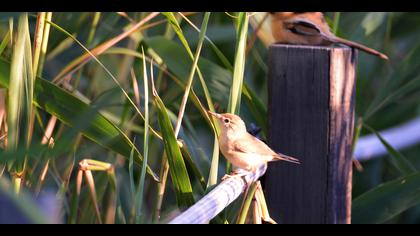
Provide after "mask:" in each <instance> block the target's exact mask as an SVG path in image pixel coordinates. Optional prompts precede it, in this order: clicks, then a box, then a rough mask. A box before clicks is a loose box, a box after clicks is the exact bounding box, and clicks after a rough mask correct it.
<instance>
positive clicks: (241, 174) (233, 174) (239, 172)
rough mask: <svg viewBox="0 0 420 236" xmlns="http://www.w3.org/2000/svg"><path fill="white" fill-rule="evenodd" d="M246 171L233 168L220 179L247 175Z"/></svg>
mask: <svg viewBox="0 0 420 236" xmlns="http://www.w3.org/2000/svg"><path fill="white" fill-rule="evenodd" d="M247 174H248V173H246V172H243V171H241V170H239V169H236V170H233V171H232V172H231V173H230V174H225V175H224V176H223V177H222V181H224V180H227V179H229V178H242V177H244V176H245V175H247Z"/></svg>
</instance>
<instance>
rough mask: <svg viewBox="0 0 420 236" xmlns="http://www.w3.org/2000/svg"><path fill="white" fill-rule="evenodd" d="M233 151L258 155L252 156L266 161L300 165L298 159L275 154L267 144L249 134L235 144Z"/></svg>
mask: <svg viewBox="0 0 420 236" xmlns="http://www.w3.org/2000/svg"><path fill="white" fill-rule="evenodd" d="M233 150H234V151H235V152H242V153H247V154H251V153H254V154H258V155H250V156H255V157H260V158H263V159H265V160H266V161H287V162H292V163H296V164H300V161H299V160H298V159H296V158H294V157H291V156H287V155H284V154H282V153H276V152H274V151H273V150H272V149H271V148H270V147H269V146H267V144H265V143H264V142H263V141H261V140H259V139H257V138H255V137H254V136H252V135H250V134H247V135H245V137H243V138H241V139H238V140H236V141H235V142H233Z"/></svg>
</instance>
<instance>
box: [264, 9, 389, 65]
mask: <svg viewBox="0 0 420 236" xmlns="http://www.w3.org/2000/svg"><path fill="white" fill-rule="evenodd" d="M270 14H271V18H272V21H271V28H272V33H273V37H274V40H275V42H276V43H284V44H302V45H331V44H334V43H340V44H344V45H347V46H349V47H352V48H356V49H359V50H362V51H364V52H367V53H369V54H372V55H375V56H378V57H380V58H382V59H385V60H388V57H387V56H386V55H385V54H383V53H380V52H378V51H376V50H374V49H372V48H369V47H367V46H364V45H362V44H359V43H356V42H353V41H350V40H346V39H342V38H339V37H337V36H335V35H334V34H333V33H332V32H331V30H330V27H329V26H328V24H327V22H326V21H325V18H324V15H323V14H322V13H321V12H270Z"/></svg>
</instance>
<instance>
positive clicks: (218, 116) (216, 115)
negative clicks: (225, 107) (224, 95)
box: [207, 111, 222, 119]
mask: <svg viewBox="0 0 420 236" xmlns="http://www.w3.org/2000/svg"><path fill="white" fill-rule="evenodd" d="M207 113H209V115H212V116H214V117H216V118H217V119H220V118H222V115H220V114H217V113H215V112H212V111H207Z"/></svg>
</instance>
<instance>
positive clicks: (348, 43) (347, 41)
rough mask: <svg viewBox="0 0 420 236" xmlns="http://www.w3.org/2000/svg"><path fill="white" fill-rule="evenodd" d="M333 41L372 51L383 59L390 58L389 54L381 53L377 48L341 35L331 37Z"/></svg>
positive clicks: (368, 51) (371, 52)
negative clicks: (340, 36)
mask: <svg viewBox="0 0 420 236" xmlns="http://www.w3.org/2000/svg"><path fill="white" fill-rule="evenodd" d="M331 41H333V42H335V43H342V44H345V45H347V46H349V47H353V48H357V49H359V50H362V51H365V52H367V53H370V54H372V55H375V56H378V57H380V58H382V59H385V60H388V56H387V55H385V54H383V53H380V52H378V51H376V50H375V49H372V48H369V47H367V46H365V45H362V44H359V43H356V42H353V41H350V40H347V39H343V38H339V37H334V38H333V39H331Z"/></svg>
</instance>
